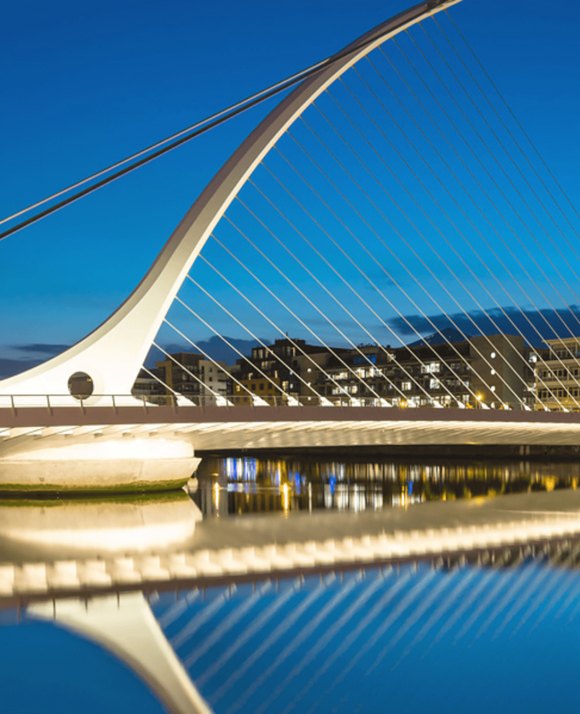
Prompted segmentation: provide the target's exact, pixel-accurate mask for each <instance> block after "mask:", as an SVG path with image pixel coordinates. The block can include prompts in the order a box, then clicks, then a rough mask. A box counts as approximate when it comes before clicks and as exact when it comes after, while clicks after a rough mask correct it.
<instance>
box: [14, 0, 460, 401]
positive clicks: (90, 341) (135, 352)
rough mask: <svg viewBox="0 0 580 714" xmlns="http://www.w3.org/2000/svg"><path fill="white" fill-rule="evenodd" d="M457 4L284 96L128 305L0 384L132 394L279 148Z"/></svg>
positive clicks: (426, 11) (400, 24)
mask: <svg viewBox="0 0 580 714" xmlns="http://www.w3.org/2000/svg"><path fill="white" fill-rule="evenodd" d="M456 2H459V0H427V2H421V3H419V4H418V5H415V6H414V7H412V8H410V9H409V10H406V11H405V12H402V13H400V14H398V15H396V16H395V17H394V18H392V19H390V20H388V21H386V22H384V23H382V24H380V25H378V26H377V27H376V28H374V29H373V30H371V31H370V32H368V33H366V34H365V35H363V36H362V37H361V38H359V39H358V40H356V41H355V42H354V43H352V44H351V45H349V46H348V47H347V48H346V49H345V50H343V51H342V52H340V53H339V54H338V55H335V58H334V59H333V60H332V61H331V62H330V63H328V64H326V65H324V67H323V68H322V69H321V70H320V71H319V72H317V73H316V74H315V75H313V76H312V77H311V78H310V79H308V80H307V81H306V82H304V83H303V84H301V85H300V86H299V87H298V88H297V89H295V90H294V91H293V92H292V93H291V94H290V95H288V96H287V97H286V99H285V100H284V101H282V102H281V103H280V104H279V105H278V106H277V107H276V108H275V109H274V110H273V111H272V112H271V113H270V114H269V115H268V116H267V117H266V118H265V119H264V120H263V121H262V122H261V124H260V125H259V126H258V127H257V128H256V129H255V130H254V131H253V132H252V133H251V134H250V136H249V137H248V138H247V139H246V140H245V141H244V142H243V143H242V144H241V146H240V147H239V148H238V149H237V151H236V152H234V154H233V155H232V156H231V158H230V159H229V160H228V161H227V162H226V164H225V165H224V166H223V167H222V168H221V170H220V171H219V172H218V173H217V174H216V176H215V177H214V178H213V179H212V181H211V182H210V183H209V184H208V186H207V187H206V189H205V190H204V191H203V193H202V194H201V196H200V197H199V198H198V199H197V201H196V202H195V203H194V204H193V206H192V207H191V208H190V210H189V211H188V212H187V214H186V215H185V216H184V218H183V219H182V221H181V223H180V224H179V225H178V227H177V228H176V230H175V231H174V233H173V235H172V236H171V238H170V239H169V241H168V242H167V244H166V245H165V247H164V248H163V250H162V251H161V253H160V255H159V256H158V258H157V260H156V261H155V263H154V264H153V266H152V267H151V269H150V270H149V272H148V273H147V275H146V276H145V278H144V279H143V281H142V282H141V283H140V285H139V286H138V287H137V288H136V290H135V291H134V292H133V293H132V294H131V295H130V297H129V298H128V299H127V300H126V302H125V303H124V304H123V305H121V307H120V308H119V309H118V310H117V311H116V312H115V313H114V314H113V315H112V316H111V317H110V318H109V319H108V320H107V321H106V322H104V323H103V324H102V325H101V326H100V327H99V328H97V329H96V330H95V331H94V332H92V333H91V334H90V335H88V336H87V337H86V338H84V339H83V340H81V341H80V342H79V343H77V344H76V345H74V346H73V347H72V348H71V349H69V350H67V351H66V352H64V353H63V354H62V355H60V356H58V357H56V358H54V359H52V360H50V361H49V362H47V363H46V364H44V365H41V366H39V367H36V368H34V369H32V370H30V371H28V372H25V373H24V374H22V375H19V376H17V377H13V378H11V379H8V380H5V381H4V382H3V383H0V385H1V387H0V391H2V392H4V393H8V394H10V393H12V394H51V393H52V394H66V393H67V392H68V390H67V383H68V380H69V378H70V376H71V375H72V374H73V373H75V372H81V373H86V374H88V375H89V376H90V377H91V378H92V379H93V381H94V392H95V394H129V392H130V390H131V387H132V385H133V383H134V381H135V378H136V376H137V372H138V370H139V369H140V367H141V365H142V364H143V361H144V359H145V357H146V354H147V351H148V349H149V347H150V345H151V342H152V340H153V338H154V337H155V334H156V333H157V331H158V329H159V327H160V324H161V322H162V320H163V318H164V316H165V314H166V313H167V310H168V309H169V306H170V305H171V302H172V301H173V299H174V297H175V295H176V293H177V291H178V289H179V287H180V286H181V283H182V282H183V280H184V278H185V275H186V274H187V272H188V271H189V270H190V268H191V265H192V264H193V261H194V260H195V258H196V257H197V255H198V254H199V252H200V251H201V249H202V247H203V245H204V243H205V241H206V240H207V238H208V237H209V235H210V233H211V231H212V230H213V228H214V226H215V225H216V224H217V222H218V221H219V220H220V218H221V217H222V215H223V214H224V212H225V211H226V209H227V208H228V206H229V205H230V203H231V201H232V200H233V199H234V198H235V196H236V194H237V193H238V191H239V190H240V189H241V188H242V186H243V185H244V183H245V181H246V179H247V178H248V177H249V176H250V175H251V173H252V172H253V170H254V169H255V167H256V166H257V165H258V164H259V163H260V161H261V160H262V159H263V158H264V156H265V155H266V154H267V153H268V151H269V150H270V149H271V148H272V146H273V145H274V144H275V143H276V141H277V140H278V139H279V138H280V137H281V136H282V135H283V134H284V132H285V131H286V130H287V129H288V128H289V127H290V125H291V124H292V123H293V122H294V121H295V120H296V119H297V118H298V117H299V116H300V115H301V114H302V113H303V112H304V111H305V110H306V109H307V108H308V106H310V104H312V102H313V101H315V100H316V98H317V97H318V96H319V95H320V94H321V93H322V92H323V91H324V90H325V89H326V88H327V87H329V86H330V85H331V84H332V83H333V82H334V81H335V80H336V79H338V78H339V77H340V76H341V75H342V74H344V72H346V71H347V70H348V69H349V68H350V67H352V66H353V65H354V64H356V63H357V62H358V61H359V60H360V59H362V58H363V57H365V56H366V55H368V54H369V53H370V52H371V51H372V50H374V49H375V48H376V47H378V46H380V45H381V44H383V43H384V42H386V41H387V40H388V39H389V38H390V37H392V36H393V35H395V34H397V33H399V32H401V31H402V30H405V29H407V28H408V27H410V26H411V25H413V24H415V23H417V22H420V21H421V20H423V19H425V18H426V17H428V16H430V15H432V14H434V13H436V12H438V11H439V10H441V9H444V8H446V7H449V6H450V5H453V4H455V3H456Z"/></svg>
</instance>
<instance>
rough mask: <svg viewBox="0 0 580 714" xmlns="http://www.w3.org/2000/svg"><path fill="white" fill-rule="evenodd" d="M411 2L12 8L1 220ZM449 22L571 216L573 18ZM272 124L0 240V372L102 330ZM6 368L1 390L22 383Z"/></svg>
mask: <svg viewBox="0 0 580 714" xmlns="http://www.w3.org/2000/svg"><path fill="white" fill-rule="evenodd" d="M405 5H406V3H403V2H399V1H397V2H395V1H394V0H389V1H387V2H378V0H360V1H359V2H356V3H354V2H346V1H345V0H338V1H337V0H333V1H332V2H330V0H318V1H317V2H315V3H307V2H304V1H303V0H295V1H294V2H292V3H290V2H279V3H276V4H272V3H270V2H265V0H254V1H253V2H248V3H234V2H231V1H230V0H225V1H223V2H217V3H196V2H185V1H180V0H164V2H161V1H160V0H146V1H145V2H136V1H134V0H117V1H115V2H113V1H112V0H103V1H102V2H99V3H73V2H69V1H67V0H56V1H55V2H53V3H50V4H46V3H43V2H40V1H39V0H30V1H25V2H21V3H4V6H3V9H2V22H1V23H0V70H1V71H0V76H1V78H2V79H1V86H2V104H3V111H2V112H1V113H0V172H1V174H0V182H1V183H0V185H1V189H2V190H1V191H0V214H1V215H2V216H4V215H6V214H9V213H11V212H13V211H15V210H17V209H19V208H21V207H22V206H24V205H27V204H28V203H30V202H32V201H34V200H36V199H38V198H40V197H43V196H44V195H45V194H47V193H50V192H52V191H54V190H57V189H59V188H61V187H62V186H64V185H67V184H68V183H70V182H73V181H74V180H76V179H78V178H80V177H83V176H84V175H86V174H88V173H90V172H92V171H94V170H97V169H99V168H101V167H103V166H104V165H107V164H109V163H111V162H113V161H115V160H116V159H118V158H120V157H122V156H124V155H126V154H128V153H131V152H133V151H135V150H138V149H140V148H142V147H143V146H144V145H147V144H149V143H151V142H153V141H155V140H156V139H158V138H160V137H162V136H165V135H167V134H169V133H171V132H173V131H175V130H178V129H180V128H182V127H183V126H185V125H187V124H188V123H191V122H193V121H195V120H196V119H199V118H201V117H203V116H205V115H207V114H209V113H211V112H213V111H215V110H217V109H219V108H221V107H223V106H225V105H227V104H229V103H231V102H234V101H236V100H237V99H239V98H241V97H243V96H246V95H247V94H250V93H251V92H253V91H255V90H257V89H259V88H261V87H263V86H266V85H267V84H269V83H271V82H274V81H276V80H277V79H279V78H280V77H282V76H285V75H287V74H290V73H292V72H293V71H295V70H297V69H299V68H301V67H303V66H306V65H308V64H310V63H311V62H313V61H315V60H317V59H320V58H322V57H325V56H327V55H328V54H330V53H331V52H333V51H335V50H337V49H340V48H341V47H342V46H344V45H345V44H346V43H347V42H348V41H350V40H351V39H353V38H354V37H356V36H358V35H359V34H361V33H362V32H364V31H365V30H367V29H369V28H370V27H372V26H373V25H375V24H377V23H378V22H380V21H381V20H383V19H385V18H386V17H388V16H389V15H391V14H393V13H394V12H396V11H398V10H400V9H402V8H403V7H404V6H405ZM453 17H454V19H455V21H456V22H457V23H458V24H459V25H460V26H461V28H462V31H463V32H464V33H465V34H466V35H467V36H468V37H469V38H470V42H471V44H472V45H473V46H474V48H475V49H476V51H477V52H478V54H479V56H480V57H481V59H482V60H483V62H484V64H485V66H486V67H487V69H488V70H489V71H490V73H491V74H492V75H493V76H494V78H495V80H496V82H497V83H498V85H499V86H500V88H501V90H502V92H503V93H504V94H505V96H506V97H507V98H508V99H509V102H510V104H511V106H512V107H513V109H514V110H515V112H516V113H517V115H518V116H519V117H520V118H521V120H522V122H523V123H524V125H525V127H526V129H527V131H528V132H529V134H530V135H531V136H532V137H533V139H534V141H535V143H536V144H537V146H538V147H539V148H540V149H541V151H542V153H543V155H544V156H545V158H546V159H547V161H548V163H549V165H550V166H551V168H552V170H553V171H554V173H555V174H556V176H557V177H558V179H559V181H560V182H561V184H562V185H563V186H564V187H565V188H566V190H567V192H568V193H569V195H570V196H571V197H572V199H574V200H575V201H576V203H578V201H577V199H578V196H579V194H580V184H579V180H578V174H577V166H578V165H579V162H580V147H579V141H578V129H577V127H578V117H579V116H580V111H579V110H580V91H579V90H580V79H579V75H578V71H577V67H578V65H579V59H580V58H579V56H578V54H579V51H578V43H577V32H578V29H579V27H580V7H579V6H578V5H577V4H576V3H570V2H568V1H566V0H553V1H552V2H550V3H546V2H543V1H540V0H526V1H524V0H513V1H511V2H504V1H503V0H488V1H484V0H464V2H463V3H462V4H461V5H460V6H458V7H457V8H455V9H454V14H453ZM262 115H263V110H257V111H254V112H251V113H249V114H248V115H246V116H244V117H243V118H241V119H239V120H236V121H235V122H233V123H231V124H230V125H228V126H227V127H226V128H222V129H219V130H218V131H216V132H214V133H213V134H212V135H211V136H208V137H205V138H203V139H201V140H199V141H194V142H193V143H192V144H190V145H188V146H186V147H184V148H182V149H180V150H179V151H178V152H177V153H175V154H172V155H170V156H168V157H165V158H162V159H161V160H159V161H157V162H156V163H155V164H153V165H151V166H149V167H146V168H144V169H141V170H139V171H138V172H137V173H136V174H134V175H132V176H130V177H128V178H125V179H124V180H123V181H121V182H119V183H117V184H115V185H113V186H110V187H107V188H106V189H104V190H102V191H100V192H99V193H97V194H96V195H94V196H92V197H89V198H88V199H85V200H84V201H82V202H80V203H78V204H76V205H74V206H72V207H69V208H68V209H66V210H65V211H63V212H61V213H60V214H58V215H56V216H53V217H50V218H48V219H46V220H45V221H43V222H41V223H40V224H38V225H36V226H33V227H32V228H29V229H27V230H26V231H24V232H22V233H20V234H18V235H16V236H14V237H12V238H9V239H8V240H5V241H3V242H2V243H0V359H4V360H8V361H10V360H17V361H22V360H26V359H29V358H30V359H38V358H39V357H42V356H43V355H46V354H48V353H50V351H51V345H64V344H70V343H72V342H74V341H76V340H78V339H80V338H81V337H82V336H83V335H84V334H85V333H86V332H88V331H90V330H92V329H93V328H94V327H95V326H96V325H97V324H98V323H99V322H101V321H102V320H103V319H104V318H105V317H106V316H107V315H108V314H109V313H110V312H111V311H112V310H113V309H114V308H115V307H116V306H117V305H118V304H119V303H120V302H121V301H122V300H123V299H124V298H125V297H126V296H127V295H128V293H129V292H130V291H131V289H132V288H133V287H134V286H135V285H136V284H137V282H138V281H139V279H140V278H141V277H142V275H143V274H144V272H145V271H146V270H147V268H148V266H149V265H150V263H151V262H152V260H153V259H154V257H155V256H156V254H157V253H158V251H159V250H160V248H161V247H162V245H163V243H164V241H165V240H166V239H167V237H168V236H169V235H170V233H171V231H172V229H173V228H174V226H175V225H176V224H177V222H178V221H179V219H180V218H181V216H182V215H183V213H184V212H185V211H186V210H187V208H188V207H189V205H190V204H191V202H192V201H193V200H194V199H195V197H196V196H197V195H198V193H199V192H200V190H201V189H202V188H203V186H204V185H205V183H206V182H207V181H208V180H209V179H210V178H211V176H212V174H213V173H214V172H215V170H217V168H219V166H220V164H221V163H222V162H223V160H224V159H225V158H226V157H227V156H228V154H229V153H230V152H231V151H232V150H233V149H234V148H235V146H236V145H237V144H238V143H239V142H240V141H241V139H242V138H243V137H244V136H245V135H246V134H247V132H248V131H249V130H250V129H251V128H252V127H253V126H254V125H255V123H256V122H257V121H258V119H259V118H260V117H261V116H262ZM490 289H494V288H490ZM498 300H499V301H500V302H501V303H502V304H506V301H505V299H503V296H500V297H499V298H498ZM572 301H573V299H572ZM576 302H577V301H576ZM447 307H448V308H449V309H450V310H452V308H453V306H452V305H448V306H447ZM223 329H226V328H225V327H224V328H223ZM261 334H264V332H263V331H262V333H261ZM198 336H199V337H209V336H210V335H209V333H208V331H206V334H205V335H204V334H199V335H198ZM411 337H412V336H411ZM3 364H4V368H3V372H0V376H1V374H2V373H7V371H10V369H11V368H13V365H12V364H11V363H10V362H5V363H3Z"/></svg>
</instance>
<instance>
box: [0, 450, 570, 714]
mask: <svg viewBox="0 0 580 714" xmlns="http://www.w3.org/2000/svg"><path fill="white" fill-rule="evenodd" d="M579 479H580V465H579V464H577V463H541V462H534V463H532V462H517V461H501V460H497V461H485V462H481V463H474V462H467V461H427V460H422V461H421V462H419V461H416V462H414V461H412V460H409V459H407V460H397V461H393V460H388V459H383V460H381V459H373V460H369V459H365V458H364V457H356V458H351V459H320V458H319V459H315V458H310V457H308V458H304V457H302V458H299V457H296V456H284V455H281V456H280V457H278V458H263V459H256V458H254V457H248V456H240V457H236V458H206V459H204V461H203V462H202V464H201V465H200V468H199V470H198V473H197V475H196V480H195V481H194V482H192V483H191V484H190V486H191V494H190V497H191V499H192V500H193V501H194V502H195V503H196V504H197V506H198V507H199V510H200V511H201V513H202V514H203V518H204V520H205V521H211V529H210V531H209V532H210V533H218V532H219V531H220V529H223V528H225V527H226V523H225V522H224V523H223V524H222V523H220V521H219V519H228V523H230V524H231V523H232V521H233V520H234V519H237V520H238V521H239V522H240V523H241V522H243V521H244V520H245V521H247V522H248V523H254V522H255V521H253V520H252V519H255V518H256V517H257V516H259V518H261V519H264V520H263V521H261V523H268V521H269V520H272V521H275V522H276V524H277V526H276V527H277V528H278V531H277V532H280V527H281V526H282V527H283V528H287V527H288V525H289V524H288V525H287V524H286V521H285V520H284V519H289V523H290V520H291V519H294V520H296V519H303V520H304V519H305V520H304V522H305V523H308V521H314V518H310V517H309V516H308V515H307V514H308V512H312V514H313V517H314V516H315V515H316V514H317V513H318V514H320V513H321V511H323V510H329V511H341V512H342V513H343V515H342V516H340V517H341V518H343V517H345V515H344V514H348V513H352V514H353V518H355V517H357V516H356V515H355V514H360V513H362V512H363V511H367V512H368V511H375V512H376V511H381V510H388V509H407V510H409V511H411V509H418V510H417V511H416V513H420V512H421V510H420V509H421V506H420V505H419V504H421V503H423V502H426V501H434V500H442V501H443V500H444V501H452V500H453V501H457V500H460V499H480V497H482V496H491V497H499V496H500V495H502V494H510V493H526V492H535V491H546V492H550V491H555V490H560V492H561V494H562V495H564V494H566V493H568V492H570V491H571V490H573V489H576V488H577V485H578V483H579ZM152 504H153V507H155V508H158V511H155V513H160V514H161V517H157V520H154V519H153V518H152V516H151V506H152ZM188 505H189V509H191V508H193V506H192V504H191V501H188V499H187V498H185V496H184V495H183V494H181V498H177V499H171V498H165V500H164V499H163V498H161V499H159V504H158V506H157V505H155V500H154V499H153V501H147V502H146V504H145V505H143V504H140V502H139V500H138V499H136V500H135V501H134V502H133V501H132V500H131V499H126V500H122V501H119V502H118V503H114V504H112V505H108V504H107V503H106V502H105V501H103V500H102V499H101V500H100V501H98V502H96V503H94V502H91V501H90V500H87V501H78V502H68V501H62V500H61V501H58V502H54V503H52V502H49V501H46V500H43V501H38V502H36V503H35V502H27V504H26V507H25V508H24V507H23V506H22V504H18V502H15V501H10V502H8V501H6V502H2V503H0V592H1V588H2V578H3V577H5V576H3V574H2V573H3V572H5V570H6V568H7V567H9V565H10V563H16V562H18V564H19V567H26V568H29V569H32V570H31V572H33V569H34V568H35V567H38V564H39V563H41V562H42V563H48V567H49V568H52V567H54V566H53V564H52V563H53V561H56V560H58V561H59V562H61V563H64V564H65V565H66V563H70V562H72V560H73V559H74V558H77V559H78V558H80V554H83V558H89V557H90V558H92V559H93V560H94V557H95V556H99V553H101V551H102V552H103V553H104V551H105V550H107V553H109V555H110V554H111V553H112V554H114V555H115V558H116V562H117V564H118V562H119V561H120V560H127V561H128V560H131V553H132V552H133V551H134V552H137V551H139V552H141V551H143V549H144V547H145V546H144V544H143V539H146V538H148V537H152V538H153V540H154V539H155V538H161V537H164V534H165V536H167V534H168V533H170V535H171V538H175V529H176V528H177V526H178V520H179V519H180V518H182V516H183V514H184V513H185V515H186V516H187V514H188ZM184 508H185V511H184V510H183V509H184ZM444 508H448V506H444ZM298 512H300V513H301V515H298ZM164 513H165V514H166V515H165V516H164V515H163V514H164ZM337 517H338V516H337ZM348 518H349V519H350V516H349V517H348ZM149 519H151V520H149ZM185 520H187V519H185ZM185 520H184V522H185ZM65 526H66V527H65ZM169 526H170V527H171V528H173V530H172V531H169V530H168V527H169ZM314 536H315V534H314ZM167 537H169V536H167ZM192 537H193V539H195V537H196V535H195V533H194V534H193V536H192ZM168 543H169V541H168ZM153 545H155V543H153ZM167 548H168V550H167V552H168V553H169V554H170V553H171V548H172V546H170V545H169V546H167ZM149 550H150V546H149V545H147V547H146V548H145V551H144V552H149ZM75 554H76V555H75ZM118 556H119V557H118ZM168 557H169V556H168ZM87 562H88V561H87ZM91 562H92V561H91ZM23 564H25V565H24V566H23ZM579 565H580V541H577V540H575V539H571V538H567V539H560V540H558V541H552V542H545V543H536V544H534V545H533V546H529V547H527V546H522V545H520V546H517V547H510V548H503V549H501V550H495V551H489V552H487V551H484V552H478V553H473V554H472V555H470V554H467V555H465V554H464V555H462V556H461V557H459V556H458V557H456V558H446V559H440V560H437V559H435V558H430V559H428V560H421V559H419V560H414V561H413V560H411V561H408V562H402V563H398V564H397V563H394V564H388V563H386V564H382V565H380V566H377V565H367V566H363V565H362V564H361V565H360V567H355V568H352V567H351V568H349V569H342V570H341V569H340V568H339V569H326V570H325V571H324V572H318V573H312V574H309V573H308V572H306V573H302V574H301V575H299V576H296V575H291V574H290V575H285V576H280V577H265V576H259V575H256V576H255V577H252V578H250V579H247V578H246V579H242V580H240V581H239V582H235V583H232V582H228V583H225V584H223V583H219V582H216V583H215V584H208V583H203V584H199V585H197V584H196V583H195V582H190V583H188V584H183V583H182V582H181V583H177V582H176V584H175V585H173V584H172V582H171V580H168V581H166V582H164V583H163V584H162V586H160V587H158V588H153V589H152V588H143V590H142V591H141V590H140V587H139V585H138V584H137V585H134V584H133V585H131V589H132V592H127V593H125V592H117V593H116V594H115V593H113V595H111V594H110V592H107V593H103V594H99V593H98V592H91V593H89V592H88V591H87V592H80V593H77V594H72V593H69V595H68V596H66V597H65V595H58V596H57V595H54V596H49V595H47V596H43V597H40V596H36V597H34V596H33V594H32V596H31V594H30V593H29V592H28V591H25V590H23V589H22V585H21V586H20V588H21V589H20V590H18V587H17V588H16V590H15V594H13V595H11V596H10V597H8V596H5V597H4V598H3V597H2V596H0V714H53V713H54V714H68V713H69V712H70V713H71V714H72V713H74V714H77V712H83V713H85V712H86V713H87V714H91V713H95V714H97V713H99V714H102V713H103V712H107V713H109V712H111V713H115V712H119V713H121V712H133V711H139V712H140V713H141V714H149V713H151V714H153V713H154V712H162V711H182V712H183V711H194V709H193V708H191V709H188V708H187V707H186V708H185V709H183V708H182V709H180V710H178V709H177V708H172V705H171V703H170V701H169V699H168V698H167V697H165V698H163V697H160V696H158V694H156V693H154V691H158V690H155V682H154V680H155V673H158V674H159V672H161V670H162V668H163V665H162V664H160V662H161V660H156V662H157V664H155V666H154V668H153V672H154V674H153V676H148V675H146V674H144V670H143V667H142V665H140V664H139V663H138V662H137V663H136V662H135V659H134V657H135V655H133V659H132V658H131V657H125V656H120V654H119V650H118V649H115V647H111V646H107V645H106V644H104V642H103V639H102V635H103V633H106V632H107V631H108V630H107V628H112V629H111V631H113V632H116V633H117V634H119V633H120V636H121V639H120V642H121V643H122V642H123V640H125V641H126V642H130V641H135V642H137V643H140V644H139V647H141V649H142V650H143V651H145V650H146V649H147V647H149V646H150V645H148V644H147V642H146V641H145V640H143V642H142V641H141V639H139V638H142V636H143V631H144V630H145V629H146V628H147V625H146V623H147V618H148V617H150V615H151V614H152V615H153V618H154V623H156V624H155V627H156V628H157V630H158V632H159V633H161V637H162V639H163V640H164V642H165V643H169V646H170V649H171V652H172V653H174V655H175V656H176V657H177V659H178V661H179V662H180V663H181V664H182V665H183V667H184V669H185V671H186V673H187V676H188V678H189V679H188V685H187V686H189V687H191V688H192V690H193V691H194V692H196V693H197V694H198V695H200V696H201V697H202V698H203V700H204V701H205V702H206V703H207V705H208V707H209V708H210V710H213V711H215V712H223V713H224V714H225V713H229V712H232V713H233V712H240V713H242V714H243V713H248V714H254V713H258V712H264V713H270V712H349V713H350V712H377V714H378V713H382V712H389V711H392V712H397V714H406V713H413V714H415V713H417V714H419V713H421V714H423V713H424V712H437V713H438V712H441V713H447V712H452V713H456V712H469V713H470V714H471V713H474V712H475V713H476V714H478V713H479V712H490V711H493V712H501V713H503V712H506V713H507V712H510V713H513V712H529V713H535V712H538V713H539V712H541V713H544V712H545V713H546V714H548V713H552V712H555V711H570V712H574V711H580V694H578V691H577V690H576V688H575V687H574V686H573V684H571V683H573V682H574V681H575V678H576V669H577V665H576V659H577V650H578V642H579V641H580V569H579ZM3 568H4V571H3ZM138 612H143V613H145V615H144V619H142V620H139V619H136V613H138ZM157 639H159V638H157ZM151 642H152V643H154V640H151ZM153 646H154V644H152V645H151V647H152V648H153ZM164 646H165V645H164ZM115 652H116V653H117V654H115ZM144 680H145V681H144ZM172 686H173V685H172ZM175 687H177V685H175ZM175 687H174V688H175ZM161 700H163V701H164V702H165V703H162V701H161Z"/></svg>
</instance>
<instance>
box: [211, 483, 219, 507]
mask: <svg viewBox="0 0 580 714" xmlns="http://www.w3.org/2000/svg"><path fill="white" fill-rule="evenodd" d="M211 490H212V496H213V505H214V508H215V510H216V511H217V512H218V513H219V509H220V485H219V483H218V482H217V481H216V482H215V483H214V485H213V486H212V487H211Z"/></svg>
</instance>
